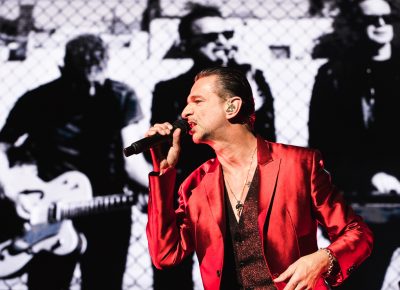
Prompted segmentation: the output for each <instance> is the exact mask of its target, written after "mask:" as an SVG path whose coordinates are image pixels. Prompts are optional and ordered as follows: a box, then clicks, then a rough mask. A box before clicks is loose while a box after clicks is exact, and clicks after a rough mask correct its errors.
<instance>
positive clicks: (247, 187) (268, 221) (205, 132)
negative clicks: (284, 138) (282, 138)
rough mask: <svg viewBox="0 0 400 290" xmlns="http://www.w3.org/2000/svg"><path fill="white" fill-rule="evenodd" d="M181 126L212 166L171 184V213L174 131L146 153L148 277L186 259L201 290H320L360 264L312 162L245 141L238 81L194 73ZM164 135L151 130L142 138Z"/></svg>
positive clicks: (250, 137) (361, 228)
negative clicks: (163, 146) (206, 149)
mask: <svg viewBox="0 0 400 290" xmlns="http://www.w3.org/2000/svg"><path fill="white" fill-rule="evenodd" d="M182 117H183V118H184V119H186V120H187V121H188V123H189V125H190V132H189V133H190V135H191V136H192V139H193V141H194V142H195V143H202V144H207V145H208V146H210V147H211V148H212V149H213V150H214V151H215V154H216V158H213V159H210V160H208V161H207V162H205V163H204V164H203V165H201V166H200V167H199V168H197V169H196V170H195V171H193V172H192V173H191V174H190V176H189V177H188V178H187V179H186V180H185V181H184V182H183V183H182V184H181V186H180V188H179V193H178V194H179V206H178V207H177V208H176V209H175V208H174V207H173V204H174V203H173V200H174V180H175V177H176V169H175V166H176V164H177V161H178V158H179V154H180V150H181V148H180V137H181V130H180V129H177V130H175V131H174V132H173V142H172V144H171V146H170V148H169V149H168V151H167V152H162V150H154V149H153V150H152V158H153V166H154V172H152V173H151V174H150V176H149V178H150V196H149V205H148V224H147V237H148V242H149V249H150V254H151V258H152V261H153V263H154V265H155V266H156V267H157V268H160V269H163V268H167V267H170V266H173V265H176V264H178V263H180V262H181V261H182V260H183V259H184V258H185V257H186V256H188V255H190V254H191V253H192V252H193V251H195V252H196V254H197V257H198V259H199V263H200V271H201V276H202V280H203V284H204V288H205V289H206V290H216V289H229V290H232V289H284V290H294V289H329V288H328V286H327V284H326V282H328V283H330V284H331V285H334V286H336V285H339V284H341V283H342V282H343V281H344V280H345V279H346V278H347V277H348V276H349V275H350V274H351V273H352V272H353V271H354V270H355V269H356V268H357V267H358V266H359V265H360V264H361V263H362V262H363V261H364V260H365V259H366V258H367V257H368V256H369V254H370V253H371V250H372V244H373V238H372V233H371V231H370V230H369V228H368V227H367V225H366V224H365V223H364V222H363V220H362V218H361V217H360V216H357V215H356V214H355V213H354V212H353V210H352V209H351V208H350V207H349V206H348V205H347V204H345V201H344V200H343V198H342V196H341V195H340V194H339V192H338V190H337V189H336V188H335V187H334V186H333V185H332V184H331V181H330V176H329V174H328V172H327V171H326V170H324V167H323V161H322V159H321V156H320V154H319V152H318V151H316V150H311V149H306V148H301V147H295V146H290V145H284V144H278V143H273V142H270V141H268V140H264V139H263V138H261V137H260V136H257V135H255V134H254V131H253V124H254V121H255V120H254V100H253V97H252V92H251V88H250V84H249V82H248V81H247V79H246V78H245V76H244V74H243V73H241V72H240V71H238V70H235V69H232V68H211V69H206V70H203V71H201V72H200V73H199V74H197V76H196V78H195V83H194V85H193V87H192V89H191V91H190V94H189V96H188V98H187V105H186V107H185V108H184V110H183V112H182ZM172 129H173V127H172V125H171V124H169V123H163V124H155V125H154V126H153V127H151V128H150V129H149V130H148V132H147V133H146V136H147V137H149V136H154V135H155V134H160V135H169V134H171V131H172ZM193 154H196V152H193ZM183 161H184V160H183ZM317 224H321V225H322V226H323V227H324V228H325V229H326V231H327V233H328V234H329V237H330V238H331V242H332V243H331V244H330V245H329V246H328V247H327V248H324V249H318V246H317V240H316V231H317ZM324 280H325V281H326V282H325V281H324Z"/></svg>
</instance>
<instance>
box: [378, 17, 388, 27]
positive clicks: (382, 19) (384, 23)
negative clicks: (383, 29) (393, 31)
mask: <svg viewBox="0 0 400 290" xmlns="http://www.w3.org/2000/svg"><path fill="white" fill-rule="evenodd" d="M377 24H378V26H384V25H386V24H387V23H386V21H385V19H384V18H383V17H382V16H380V17H379V18H378V23H377Z"/></svg>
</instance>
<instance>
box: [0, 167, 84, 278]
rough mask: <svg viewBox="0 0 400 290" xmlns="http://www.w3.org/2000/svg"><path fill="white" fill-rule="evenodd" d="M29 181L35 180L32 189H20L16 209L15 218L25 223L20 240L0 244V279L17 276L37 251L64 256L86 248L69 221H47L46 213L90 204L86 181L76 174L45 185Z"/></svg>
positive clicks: (71, 172)
mask: <svg viewBox="0 0 400 290" xmlns="http://www.w3.org/2000/svg"><path fill="white" fill-rule="evenodd" d="M20 178H25V176H22V177H20ZM29 178H34V180H32V182H31V184H34V185H35V187H32V188H30V189H29V190H27V189H21V190H20V191H19V192H18V193H17V196H18V199H17V205H16V211H17V213H18V215H19V216H20V217H22V218H23V219H25V220H26V223H25V225H24V228H25V230H24V232H23V234H22V235H21V236H18V237H16V238H14V239H9V240H7V241H5V242H3V243H1V244H0V278H4V277H9V276H12V275H13V274H15V273H17V272H19V271H20V270H21V269H22V268H24V266H25V265H26V264H27V263H28V262H29V261H30V260H31V259H32V258H33V256H34V255H35V254H37V253H39V252H40V251H49V252H52V253H54V254H56V255H67V254H70V253H71V252H73V251H75V250H76V249H78V248H80V249H81V251H82V252H83V251H84V248H85V247H84V246H82V245H84V244H85V243H84V242H85V240H84V237H83V235H80V234H79V233H77V231H76V230H75V228H74V226H73V224H72V221H71V220H68V219H67V220H61V218H60V219H58V218H57V217H49V213H51V212H52V211H50V209H51V208H52V207H54V206H55V204H57V206H60V205H62V204H63V203H69V202H81V201H85V200H91V199H92V190H91V185H90V181H89V180H88V178H87V177H86V176H85V175H84V174H82V173H80V172H77V171H70V172H66V173H64V174H62V175H60V176H59V177H57V178H55V179H53V180H52V181H50V182H47V183H46V182H43V181H42V180H41V179H39V178H38V177H36V176H35V177H32V176H29ZM24 183H26V180H24ZM54 212H56V211H54ZM50 218H51V219H50ZM53 220H55V221H53Z"/></svg>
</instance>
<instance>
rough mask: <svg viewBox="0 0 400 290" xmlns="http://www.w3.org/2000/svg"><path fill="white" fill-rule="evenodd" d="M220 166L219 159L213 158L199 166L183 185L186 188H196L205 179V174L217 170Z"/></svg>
mask: <svg viewBox="0 0 400 290" xmlns="http://www.w3.org/2000/svg"><path fill="white" fill-rule="evenodd" d="M218 167H219V161H218V159H216V158H212V159H209V160H207V161H206V162H204V163H203V164H202V165H200V166H199V167H197V168H196V169H195V170H194V171H192V173H191V174H190V175H189V176H188V177H187V178H186V179H185V180H184V181H183V183H182V185H183V186H184V187H186V188H192V189H193V188H195V187H197V186H198V185H199V184H200V182H201V181H202V180H203V178H204V176H206V175H207V174H211V173H214V172H216V170H217V169H218Z"/></svg>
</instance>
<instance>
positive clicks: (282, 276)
mask: <svg viewBox="0 0 400 290" xmlns="http://www.w3.org/2000/svg"><path fill="white" fill-rule="evenodd" d="M293 273H294V268H293V267H292V266H289V267H288V268H287V269H286V271H285V272H283V273H282V274H280V275H279V276H278V277H277V278H275V279H274V282H278V283H279V282H286V281H288V280H289V279H290V277H292V275H293Z"/></svg>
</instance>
